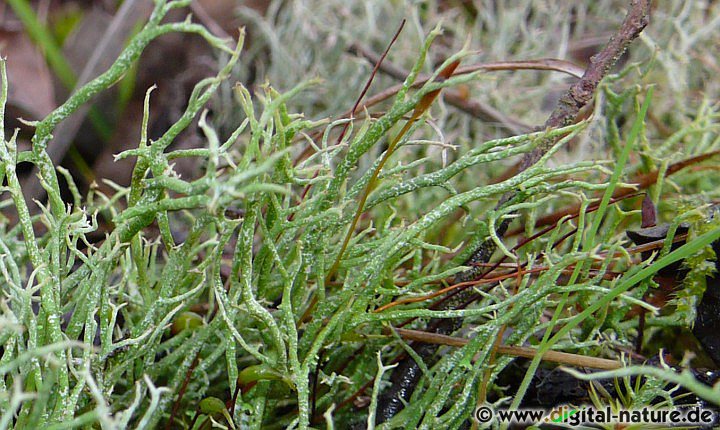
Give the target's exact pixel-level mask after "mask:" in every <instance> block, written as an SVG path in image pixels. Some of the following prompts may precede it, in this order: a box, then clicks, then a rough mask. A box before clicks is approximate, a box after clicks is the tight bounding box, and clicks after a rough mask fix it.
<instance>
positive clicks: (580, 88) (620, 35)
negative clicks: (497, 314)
mask: <svg viewBox="0 0 720 430" xmlns="http://www.w3.org/2000/svg"><path fill="white" fill-rule="evenodd" d="M649 20H650V0H632V2H631V4H630V9H629V10H628V14H627V16H626V17H625V20H624V21H623V23H622V25H621V27H620V29H619V30H618V31H617V33H616V34H615V35H613V36H612V37H611V38H610V40H609V41H608V43H607V45H605V47H604V48H603V49H602V50H601V51H600V52H599V53H598V54H597V55H595V56H594V57H592V58H591V60H590V65H589V66H588V68H587V69H586V70H585V73H584V74H583V76H582V78H581V79H580V80H579V81H578V82H576V83H575V84H573V85H572V86H571V87H570V88H569V89H568V91H567V93H566V94H565V95H564V96H563V97H562V98H561V99H560V101H559V103H558V106H557V107H556V108H555V109H554V110H553V112H552V113H551V114H550V117H549V118H548V119H547V121H545V124H544V127H543V128H546V129H547V128H559V127H562V126H566V125H570V124H572V123H573V122H574V121H575V119H576V117H577V115H578V113H579V112H580V110H581V109H582V108H583V107H584V106H585V105H587V104H588V103H589V102H590V101H591V100H592V98H593V97H594V94H595V90H596V89H597V86H598V84H599V83H600V81H601V80H602V79H603V78H604V77H605V75H606V74H607V73H608V71H609V70H610V69H611V68H612V67H613V66H614V65H615V63H616V62H617V60H618V59H619V58H620V56H621V55H622V54H623V53H624V52H625V50H626V49H627V47H628V46H629V45H630V43H631V42H632V41H633V40H634V39H635V38H637V37H638V35H639V34H640V32H641V31H642V30H643V29H644V28H645V27H646V26H647V24H648V23H649ZM554 143H555V141H554V140H549V139H548V140H547V141H545V142H542V143H541V144H540V145H539V146H538V147H537V148H536V149H535V150H533V151H532V152H530V153H528V154H526V155H525V156H524V157H523V159H522V161H521V163H520V166H519V171H518V173H521V172H523V171H525V170H527V169H528V168H529V167H530V166H532V165H533V164H535V163H537V162H538V161H539V160H540V159H541V158H542V156H543V155H544V154H545V153H546V152H547V151H548V149H549V148H550V147H552V145H553V144H554ZM516 196H517V194H516V193H514V192H510V193H506V194H505V195H503V196H502V198H501V199H500V201H499V202H498V204H497V207H498V208H500V207H502V206H504V205H505V204H506V203H507V202H509V201H511V200H513V199H515V198H516ZM508 225H509V220H508V219H505V220H503V222H501V223H500V225H499V226H498V228H497V231H496V233H497V236H498V237H500V238H502V237H503V236H504V235H505V233H506V231H507V228H508ZM494 251H495V243H494V242H493V241H491V240H486V241H485V242H483V243H482V244H481V245H480V247H479V248H478V249H477V250H476V251H475V252H474V253H473V255H472V256H471V257H470V258H469V259H468V261H467V262H466V263H465V265H471V264H474V263H479V262H483V263H486V262H488V261H489V260H490V257H491V256H492V254H493V252H494ZM477 278H478V271H477V269H475V268H473V269H470V270H468V271H467V272H463V273H460V274H458V275H457V276H456V281H457V282H462V281H468V280H472V279H477ZM480 278H482V273H480ZM471 295H472V292H471V291H470V290H465V291H463V292H462V293H459V294H456V295H455V297H453V298H452V299H450V300H447V301H445V302H444V303H443V306H442V308H441V309H456V308H458V307H459V306H462V305H464V304H465V302H466V301H467V299H469V298H470V297H469V296H471ZM430 325H431V326H433V327H434V328H433V331H434V333H435V334H438V335H448V334H450V333H452V332H454V331H455V330H456V329H457V328H459V327H460V326H461V325H462V320H461V319H459V318H458V319H442V320H439V321H431V323H430ZM414 348H416V349H415V350H416V352H417V353H418V355H419V356H420V357H421V358H422V359H424V360H427V361H430V362H432V361H433V360H432V357H433V356H434V354H435V352H436V351H437V347H436V346H435V347H432V346H428V345H418V346H417V347H415V346H414ZM403 373H405V374H403ZM416 374H419V372H418V365H417V363H415V362H414V360H413V359H406V360H405V361H404V362H402V363H401V364H400V365H399V366H398V367H397V368H396V370H395V371H394V372H393V374H392V376H391V382H392V383H393V385H392V386H391V387H390V388H389V389H388V390H386V393H384V394H383V396H382V397H381V400H382V401H381V402H380V403H379V404H378V409H379V411H378V413H377V417H378V419H379V420H381V422H382V421H386V420H388V419H390V418H391V417H392V416H394V415H395V414H396V413H397V412H398V411H399V410H401V409H402V408H403V407H404V405H403V401H407V400H408V399H409V398H410V396H411V395H412V393H413V391H414V390H415V386H416V385H417V382H419V377H412V378H411V377H409V375H416Z"/></svg>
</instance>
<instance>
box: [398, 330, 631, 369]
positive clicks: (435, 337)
mask: <svg viewBox="0 0 720 430" xmlns="http://www.w3.org/2000/svg"><path fill="white" fill-rule="evenodd" d="M386 330H387V331H389V329H386ZM394 330H395V331H396V332H397V334H399V335H400V336H401V337H402V338H403V339H407V340H414V341H418V342H423V343H433V344H436V345H447V346H455V347H463V346H465V345H467V344H468V342H469V341H468V340H467V339H462V338H459V337H454V336H448V335H444V334H438V333H429V332H426V331H421V330H409V329H404V328H395V329H394ZM497 352H498V353H500V354H505V355H513V356H515V357H524V358H534V357H535V356H536V355H537V353H538V352H537V349H535V348H529V347H525V346H508V345H498V349H497ZM543 360H546V361H552V362H554V363H561V364H567V365H569V366H577V367H590V368H593V369H605V370H613V369H619V368H621V367H622V364H621V363H620V362H618V361H615V360H608V359H605V358H597V357H588V356H585V355H579V354H570V353H567V352H560V351H548V352H546V353H545V354H543Z"/></svg>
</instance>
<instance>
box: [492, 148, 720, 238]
mask: <svg viewBox="0 0 720 430" xmlns="http://www.w3.org/2000/svg"><path fill="white" fill-rule="evenodd" d="M716 155H720V150H718V151H712V152H708V153H707V154H702V155H698V156H695V157H691V158H687V159H685V160H681V161H678V162H677V163H673V164H671V165H670V166H669V167H668V168H667V170H666V171H665V176H666V177H667V176H670V175H673V174H675V173H677V172H679V171H680V170H682V169H684V168H686V167H689V166H692V165H694V164H697V163H701V162H703V161H705V160H708V159H710V158H712V157H714V156H716ZM659 175H660V171H659V170H654V171H652V172H649V173H644V174H641V175H638V176H636V177H635V178H633V179H632V181H631V183H632V184H634V185H635V186H636V189H634V188H618V189H617V190H616V191H615V192H614V193H613V199H621V198H624V197H627V196H630V195H632V194H634V193H636V191H637V190H643V189H646V188H648V187H649V186H651V185H653V184H654V183H656V182H657V180H658V177H659ZM592 207H593V206H591V208H592ZM595 207H597V204H596V205H595ZM579 211H580V205H574V206H570V207H569V208H567V209H564V210H562V211H558V212H555V213H552V214H550V215H546V216H544V217H541V218H538V219H537V220H536V221H535V227H542V226H546V225H552V224H554V223H556V222H557V221H558V220H560V219H562V218H563V217H566V216H568V215H573V216H576V214H577V213H578V212H579ZM523 230H524V229H523V228H518V229H515V230H512V231H510V232H508V233H507V235H506V236H514V235H516V234H519V233H521V232H522V231H523Z"/></svg>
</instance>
